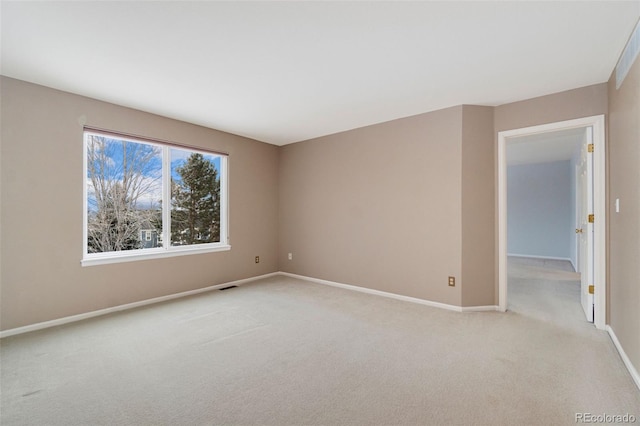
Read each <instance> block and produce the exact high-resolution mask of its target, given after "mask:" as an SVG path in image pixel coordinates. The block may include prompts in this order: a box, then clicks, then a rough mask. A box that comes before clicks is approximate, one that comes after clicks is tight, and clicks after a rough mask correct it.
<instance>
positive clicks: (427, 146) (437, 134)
mask: <svg viewBox="0 0 640 426" xmlns="http://www.w3.org/2000/svg"><path fill="white" fill-rule="evenodd" d="M462 111H463V108H462V107H455V108H449V109H445V110H441V111H436V112H432V113H427V114H422V115H418V116H414V117H409V118H404V119H400V120H395V121H391V122H387V123H382V124H378V125H373V126H368V127H364V128H360V129H356V130H351V131H347V132H343V133H339V134H335V135H331V136H326V137H322V138H318V139H314V140H310V141H306V142H300V143H295V144H291V145H287V146H284V147H282V148H281V151H280V222H279V229H280V242H279V246H280V248H279V261H280V270H282V271H285V272H291V273H295V274H301V275H306V276H310V277H315V278H321V279H325V280H330V281H337V282H341V283H345V284H352V285H357V286H362V287H367V288H371V289H376V290H381V291H386V292H391V293H396V294H401V295H405V296H411V297H417V298H421V299H427V300H431V301H436V302H442V303H448V304H453V305H458V306H459V305H460V303H461V284H462V283H461V280H460V277H461V246H462V235H461V221H462V216H461V215H462V196H461V166H462V162H461V156H462V146H461V139H462V134H461V126H462ZM289 252H291V253H293V260H291V261H289V260H287V253H289ZM449 275H453V276H455V277H457V279H458V285H457V286H456V287H449V286H448V285H447V277H448V276H449ZM462 285H463V284H462ZM462 288H464V287H462Z"/></svg>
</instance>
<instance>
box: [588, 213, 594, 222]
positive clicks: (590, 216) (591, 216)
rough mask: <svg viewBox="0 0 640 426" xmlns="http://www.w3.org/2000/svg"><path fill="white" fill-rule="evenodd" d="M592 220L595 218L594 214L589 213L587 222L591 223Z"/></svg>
mask: <svg viewBox="0 0 640 426" xmlns="http://www.w3.org/2000/svg"><path fill="white" fill-rule="evenodd" d="M594 220H595V216H594V215H592V214H590V215H589V223H593V221H594Z"/></svg>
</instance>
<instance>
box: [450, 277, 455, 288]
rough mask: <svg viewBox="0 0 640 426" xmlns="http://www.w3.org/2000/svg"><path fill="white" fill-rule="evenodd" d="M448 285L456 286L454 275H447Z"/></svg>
mask: <svg viewBox="0 0 640 426" xmlns="http://www.w3.org/2000/svg"><path fill="white" fill-rule="evenodd" d="M449 286H450V287H455V286H456V277H449Z"/></svg>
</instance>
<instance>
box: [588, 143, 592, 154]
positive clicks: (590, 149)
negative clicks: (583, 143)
mask: <svg viewBox="0 0 640 426" xmlns="http://www.w3.org/2000/svg"><path fill="white" fill-rule="evenodd" d="M587 151H588V152H593V144H592V143H590V144H589V145H587Z"/></svg>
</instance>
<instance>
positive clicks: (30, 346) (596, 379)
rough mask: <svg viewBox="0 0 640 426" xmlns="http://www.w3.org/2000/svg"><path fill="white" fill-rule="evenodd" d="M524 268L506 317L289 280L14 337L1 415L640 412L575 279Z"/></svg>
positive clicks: (364, 418) (153, 418)
mask: <svg viewBox="0 0 640 426" xmlns="http://www.w3.org/2000/svg"><path fill="white" fill-rule="evenodd" d="M512 266H513V265H512ZM518 271H519V272H518ZM511 272H512V276H513V277H516V282H515V283H514V282H513V281H510V282H509V286H510V287H509V290H510V297H511V299H510V308H511V310H510V311H509V312H507V313H498V312H481V313H457V312H452V311H447V310H442V309H437V308H432V307H428V306H423V305H419V304H413V303H409V302H402V301H398V300H394V299H388V298H384V297H379V296H374V295H368V294H363V293H358V292H354V291H349V290H344V289H339V288H334V287H329V286H324V285H320V284H314V283H310V282H305V281H301V280H297V279H293V278H289V277H283V276H276V277H271V278H268V279H264V280H261V281H257V282H253V283H250V284H247V285H244V286H241V287H238V288H234V289H229V290H225V291H213V292H209V293H204V294H201V295H198V296H194V297H189V298H184V299H179V300H176V301H172V302H167V303H163V304H159V305H154V306H149V307H146V308H141V309H136V310H131V311H126V312H120V313H117V314H113V315H108V316H104V317H100V318H94V319H92V320H87V321H83V322H78V323H74V324H69V325H65V326H60V327H55V328H51V329H47V330H42V331H38V332H32V333H28V334H24V335H19V336H14V337H8V338H5V339H3V340H2V341H1V343H0V349H1V360H2V366H1V368H2V370H1V374H2V376H1V391H2V395H1V404H2V405H1V417H0V422H1V423H2V425H25V424H52V425H87V424H92V425H96V424H104V425H107V424H108V425H144V424H154V425H162V424H166V425H194V424H198V425H202V424H238V425H252V424H267V425H314V424H317V425H346V424H348V425H357V424H363V425H365V424H366V425H374V424H375V425H391V424H394V425H443V424H447V425H449V424H469V425H497V424H505V425H506V424H531V425H540V424H575V418H576V413H594V414H602V413H607V414H625V413H630V414H633V415H635V416H636V418H640V391H638V388H637V387H636V386H635V384H634V383H633V381H632V379H631V377H630V375H629V373H628V371H627V370H626V369H625V367H624V365H623V363H622V361H621V360H620V358H619V355H618V353H617V352H616V350H615V348H614V346H613V344H612V343H611V341H610V339H609V337H608V335H607V334H606V333H605V332H601V331H599V330H596V329H595V328H594V327H593V325H591V324H588V323H586V321H584V320H581V319H580V318H579V315H578V314H579V313H580V311H577V309H576V307H575V306H564V304H563V302H560V300H561V299H563V298H565V296H568V297H570V298H572V297H573V293H574V292H575V289H574V287H575V282H574V281H575V280H573V281H572V280H570V279H566V280H562V279H557V280H554V279H551V278H549V279H543V280H540V281H539V286H540V288H533V287H532V285H533V284H534V280H536V278H531V277H528V276H526V275H527V273H529V272H531V271H529V272H527V268H520V267H515V268H512V269H511ZM574 278H575V274H574ZM518 280H519V281H518ZM565 284H566V285H565ZM548 301H551V302H550V304H547V303H546V302H548ZM531 302H533V303H531ZM543 306H544V307H545V309H544V310H543V309H542V307H543ZM547 308H549V309H547ZM578 308H579V305H578Z"/></svg>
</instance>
